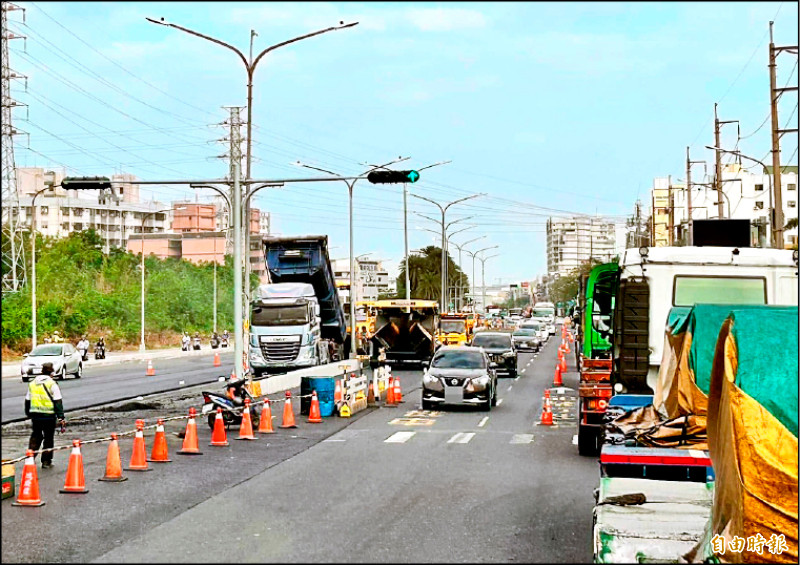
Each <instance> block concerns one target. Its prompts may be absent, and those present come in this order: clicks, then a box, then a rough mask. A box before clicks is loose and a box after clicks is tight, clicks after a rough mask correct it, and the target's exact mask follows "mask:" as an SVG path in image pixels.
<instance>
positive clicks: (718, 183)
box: [714, 102, 739, 219]
mask: <svg viewBox="0 0 800 565" xmlns="http://www.w3.org/2000/svg"><path fill="white" fill-rule="evenodd" d="M732 123H737V124H738V123H739V120H722V121H721V120H719V119H718V118H717V103H716V102H714V147H721V146H720V144H719V127H720V126H721V125H723V124H732ZM714 153H715V156H716V161H715V162H716V166H715V169H714V188H716V190H717V217H718V218H720V219H721V218H724V217H725V208H724V206H723V204H724V202H723V201H722V151H720V150H719V149H717V150H715V151H714Z"/></svg>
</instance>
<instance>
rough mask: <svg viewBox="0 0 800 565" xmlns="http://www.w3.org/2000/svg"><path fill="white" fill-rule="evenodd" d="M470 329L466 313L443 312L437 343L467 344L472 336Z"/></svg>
mask: <svg viewBox="0 0 800 565" xmlns="http://www.w3.org/2000/svg"><path fill="white" fill-rule="evenodd" d="M470 329H471V328H470V327H469V326H468V323H467V315H466V314H454V313H450V314H442V316H441V317H440V318H439V332H438V333H437V334H436V341H437V344H440V345H465V344H466V343H467V342H468V341H469V340H470V338H471V331H470Z"/></svg>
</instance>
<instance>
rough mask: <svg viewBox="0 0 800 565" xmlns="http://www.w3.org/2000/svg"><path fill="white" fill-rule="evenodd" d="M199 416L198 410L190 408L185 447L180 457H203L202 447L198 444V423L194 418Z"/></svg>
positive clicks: (182, 448)
mask: <svg viewBox="0 0 800 565" xmlns="http://www.w3.org/2000/svg"><path fill="white" fill-rule="evenodd" d="M196 415H197V410H195V409H194V408H189V420H188V421H187V422H186V433H185V434H184V436H183V446H181V450H180V451H179V452H178V453H179V454H180V455H202V454H203V452H202V451H200V446H199V445H198V442H197V422H195V421H194V417H195V416H196Z"/></svg>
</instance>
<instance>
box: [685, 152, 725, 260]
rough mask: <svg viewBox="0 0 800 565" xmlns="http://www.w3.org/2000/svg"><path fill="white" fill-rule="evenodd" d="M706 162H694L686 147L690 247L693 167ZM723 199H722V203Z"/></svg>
mask: <svg viewBox="0 0 800 565" xmlns="http://www.w3.org/2000/svg"><path fill="white" fill-rule="evenodd" d="M697 163H703V165H705V161H692V160H691V158H690V157H689V146H688V145H687V146H686V214H687V216H688V217H689V220H688V222H689V245H694V223H693V221H692V165H694V164H697ZM721 200H722V199H721V198H720V201H721Z"/></svg>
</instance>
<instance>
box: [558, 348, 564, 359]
mask: <svg viewBox="0 0 800 565" xmlns="http://www.w3.org/2000/svg"><path fill="white" fill-rule="evenodd" d="M563 358H564V350H563V349H561V347H560V346H559V348H558V360H559V361H561V360H562V359H563Z"/></svg>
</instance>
